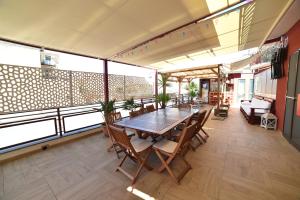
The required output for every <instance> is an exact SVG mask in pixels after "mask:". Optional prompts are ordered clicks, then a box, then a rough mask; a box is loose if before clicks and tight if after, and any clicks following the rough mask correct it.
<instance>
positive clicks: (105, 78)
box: [103, 59, 109, 103]
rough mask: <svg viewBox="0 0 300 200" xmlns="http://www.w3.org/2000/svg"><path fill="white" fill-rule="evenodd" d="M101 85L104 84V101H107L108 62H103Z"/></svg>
mask: <svg viewBox="0 0 300 200" xmlns="http://www.w3.org/2000/svg"><path fill="white" fill-rule="evenodd" d="M103 84H104V101H105V103H107V102H108V101H109V90H108V62H107V60H106V59H105V60H103Z"/></svg>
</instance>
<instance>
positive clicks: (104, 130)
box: [102, 125, 108, 137]
mask: <svg viewBox="0 0 300 200" xmlns="http://www.w3.org/2000/svg"><path fill="white" fill-rule="evenodd" d="M102 131H103V133H104V136H105V137H108V132H107V128H106V126H105V125H103V126H102Z"/></svg>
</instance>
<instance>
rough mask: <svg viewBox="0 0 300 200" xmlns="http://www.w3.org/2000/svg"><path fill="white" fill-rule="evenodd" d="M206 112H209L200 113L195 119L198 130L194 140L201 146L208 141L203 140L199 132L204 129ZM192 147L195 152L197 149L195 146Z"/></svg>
mask: <svg viewBox="0 0 300 200" xmlns="http://www.w3.org/2000/svg"><path fill="white" fill-rule="evenodd" d="M206 112H207V111H206V110H204V111H201V112H198V113H197V117H196V118H194V123H195V124H196V129H195V132H194V136H193V138H196V139H197V140H198V142H199V144H202V143H205V142H206V139H205V138H203V137H202V135H201V134H200V133H199V131H200V130H201V128H202V125H203V121H204V118H205V115H206ZM198 146H199V145H197V146H196V147H198ZM191 147H192V149H193V150H195V148H196V147H194V146H191Z"/></svg>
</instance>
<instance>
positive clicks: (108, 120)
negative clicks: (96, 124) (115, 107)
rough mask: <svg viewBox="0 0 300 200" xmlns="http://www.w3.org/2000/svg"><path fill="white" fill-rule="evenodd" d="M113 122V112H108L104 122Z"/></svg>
mask: <svg viewBox="0 0 300 200" xmlns="http://www.w3.org/2000/svg"><path fill="white" fill-rule="evenodd" d="M114 122H115V116H114V113H109V114H108V116H107V117H106V119H105V123H106V124H109V125H111V124H113V123H114Z"/></svg>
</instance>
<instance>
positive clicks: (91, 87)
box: [0, 65, 153, 114]
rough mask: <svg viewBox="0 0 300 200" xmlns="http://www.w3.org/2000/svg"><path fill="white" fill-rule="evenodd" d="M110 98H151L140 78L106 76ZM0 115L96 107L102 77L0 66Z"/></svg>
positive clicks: (149, 89)
mask: <svg viewBox="0 0 300 200" xmlns="http://www.w3.org/2000/svg"><path fill="white" fill-rule="evenodd" d="M108 81H109V95H110V99H116V100H117V101H122V100H124V99H127V98H130V97H134V98H141V97H150V96H153V84H150V83H149V82H148V81H147V80H146V78H144V77H134V76H123V75H113V74H109V77H108ZM0 86H1V88H0V114H1V113H2V114H4V113H14V112H24V111H34V110H43V109H50V108H59V107H71V106H80V105H89V104H96V103H98V102H99V101H103V100H104V91H103V74H101V73H93V72H77V71H68V70H58V69H43V68H37V67H23V66H13V65H0Z"/></svg>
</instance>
